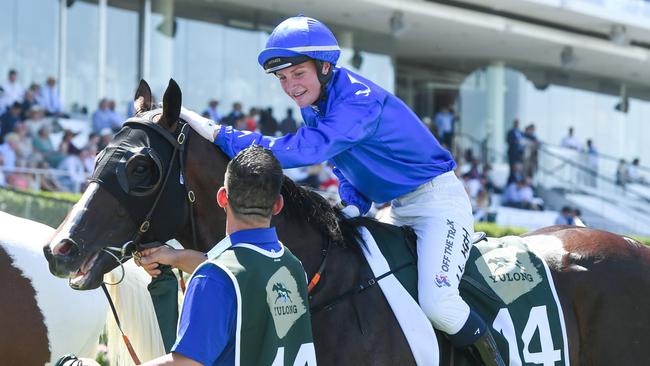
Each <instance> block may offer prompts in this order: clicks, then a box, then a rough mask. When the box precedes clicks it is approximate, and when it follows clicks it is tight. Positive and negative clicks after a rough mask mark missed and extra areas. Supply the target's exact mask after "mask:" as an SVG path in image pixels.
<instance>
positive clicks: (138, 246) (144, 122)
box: [101, 112, 196, 365]
mask: <svg viewBox="0 0 650 366" xmlns="http://www.w3.org/2000/svg"><path fill="white" fill-rule="evenodd" d="M147 115H151V112H149V113H147ZM127 125H139V126H144V127H147V128H149V129H151V130H153V131H155V132H156V133H158V134H159V135H160V136H162V137H163V138H164V139H165V140H166V141H167V142H169V143H170V144H171V145H172V146H173V147H174V151H173V153H172V157H171V158H170V160H169V167H168V169H167V173H166V174H165V178H164V180H163V182H162V185H161V186H160V189H159V191H158V194H157V195H156V198H155V200H154V202H153V204H152V206H151V208H150V209H149V211H148V212H147V214H146V215H145V217H144V220H143V221H142V223H141V224H140V226H139V227H138V230H137V231H136V232H135V233H134V234H133V238H132V239H131V240H130V241H128V242H126V243H125V244H124V245H123V246H121V247H105V248H103V249H102V251H103V252H105V253H107V254H109V255H110V256H112V257H113V258H114V259H115V260H116V262H117V263H118V265H119V267H120V268H121V270H122V276H121V278H120V280H119V281H117V282H115V283H105V282H103V283H102V285H101V287H102V290H104V294H105V295H106V299H107V300H108V304H109V305H110V308H111V312H112V313H113V317H114V318H115V323H116V324H117V327H118V329H119V330H120V333H121V334H122V340H123V341H124V344H125V346H126V348H127V350H128V351H129V354H130V356H131V358H132V360H133V362H134V363H135V364H136V365H140V364H141V362H140V359H139V358H138V355H137V354H136V352H135V350H134V349H133V346H132V345H131V342H130V340H129V337H128V336H127V335H126V334H124V331H123V330H122V326H121V324H120V319H119V317H118V315H117V310H116V309H115V304H114V303H113V300H112V299H111V296H110V294H109V293H108V290H107V288H106V285H117V284H119V283H120V282H122V281H123V280H124V276H125V275H126V271H125V270H124V266H123V263H124V262H125V261H127V260H129V259H131V258H133V257H134V256H138V252H139V251H142V250H144V249H149V248H154V247H158V246H160V245H162V244H161V243H160V242H151V243H141V241H142V238H143V237H144V235H145V234H146V233H147V231H148V230H149V229H150V228H151V217H152V216H153V214H154V212H155V210H156V207H157V206H158V202H160V198H161V197H162V195H163V192H164V191H165V187H166V186H167V182H168V181H169V177H170V176H171V172H172V170H173V169H172V167H173V165H174V160H175V159H176V157H178V163H179V169H180V180H181V184H182V185H183V186H184V187H185V192H186V195H187V199H188V201H189V210H190V212H189V216H190V225H191V228H192V243H193V245H194V247H196V225H195V222H194V202H195V201H196V196H195V194H194V191H192V190H191V189H189V188H188V186H187V184H185V181H184V175H185V174H184V173H185V162H184V159H183V158H184V155H185V154H184V152H185V142H186V141H187V136H188V134H187V129H188V126H189V125H188V124H187V123H183V125H182V126H181V131H180V133H179V134H178V136H177V137H174V136H173V134H172V133H170V132H169V131H167V130H166V129H164V128H162V127H160V126H159V125H158V124H156V123H153V122H151V121H150V120H148V119H145V118H143V117H132V118H129V119H128V120H126V122H124V126H127ZM116 253H117V254H116ZM179 274H180V279H181V289H182V290H183V292H185V281H184V279H183V273H182V272H180V270H179Z"/></svg>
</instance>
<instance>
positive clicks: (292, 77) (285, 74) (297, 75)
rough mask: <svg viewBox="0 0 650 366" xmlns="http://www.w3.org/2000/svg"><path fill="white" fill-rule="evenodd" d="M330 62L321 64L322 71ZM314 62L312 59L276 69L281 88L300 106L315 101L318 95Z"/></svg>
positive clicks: (318, 87) (318, 86) (318, 83)
mask: <svg viewBox="0 0 650 366" xmlns="http://www.w3.org/2000/svg"><path fill="white" fill-rule="evenodd" d="M330 67H331V66H330V64H329V63H327V62H325V63H324V64H323V70H322V71H323V72H327V71H329V68H330ZM316 72H317V71H316V64H315V63H314V62H313V61H307V62H303V63H301V64H298V65H295V66H291V67H287V68H286V69H282V70H279V71H276V73H275V75H276V76H277V77H278V79H280V84H281V85H282V90H284V92H285V93H287V95H288V96H289V97H291V99H293V100H294V101H295V102H296V104H298V106H299V107H300V108H304V107H307V106H309V105H311V104H314V103H316V100H318V97H319V96H320V82H319V81H318V75H317V74H316Z"/></svg>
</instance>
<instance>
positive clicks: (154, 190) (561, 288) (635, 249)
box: [44, 80, 650, 365]
mask: <svg viewBox="0 0 650 366" xmlns="http://www.w3.org/2000/svg"><path fill="white" fill-rule="evenodd" d="M163 103H164V106H163V108H162V111H160V110H153V105H152V99H151V91H150V90H149V86H148V85H147V84H146V83H145V82H141V83H140V86H139V87H138V91H137V92H136V97H135V106H136V108H135V110H136V116H137V118H136V120H134V121H130V122H127V123H125V126H124V127H123V129H122V130H121V131H120V132H119V133H118V134H117V135H116V137H115V140H114V141H113V143H112V144H111V145H109V146H108V147H107V148H106V149H105V150H104V151H103V152H102V153H101V154H102V156H100V157H98V166H97V168H96V171H95V173H94V175H93V179H92V180H91V183H90V185H89V187H88V189H87V190H86V191H85V192H84V194H83V196H82V198H81V200H80V201H79V202H78V203H77V204H76V205H75V207H74V208H73V209H72V211H71V212H70V214H69V215H68V216H67V217H66V219H65V220H64V222H63V223H62V224H61V225H60V226H59V228H58V229H57V232H56V235H55V236H54V238H53V239H52V240H51V241H50V242H49V243H48V244H47V245H46V246H45V248H44V252H45V255H46V257H47V259H48V261H49V263H50V270H51V271H52V273H54V274H56V275H58V276H63V277H74V280H73V282H72V283H73V285H74V286H75V287H76V288H78V289H91V288H95V287H97V286H98V285H99V282H100V278H101V275H102V274H103V273H105V272H106V271H108V270H110V269H111V268H113V267H115V266H116V265H117V264H116V263H115V260H114V259H113V258H112V257H111V256H110V255H108V254H107V253H106V250H105V248H107V247H120V246H122V245H123V244H124V243H127V244H126V247H129V246H132V244H134V243H135V244H138V243H146V242H152V241H166V240H168V239H170V238H172V237H175V238H177V239H178V240H179V241H180V242H181V244H183V246H184V247H186V248H191V249H196V250H200V251H204V252H205V251H207V250H209V249H210V248H211V247H212V246H213V245H214V244H216V243H217V242H218V241H219V240H220V239H221V238H223V237H224V236H225V232H224V230H225V215H224V213H223V211H222V210H221V209H219V208H218V206H217V205H216V202H215V197H216V192H217V190H218V188H219V187H220V186H222V185H223V174H224V171H225V167H226V164H227V162H228V158H227V156H226V155H225V154H223V153H222V152H221V151H220V150H219V149H218V148H217V147H216V146H214V145H213V144H211V143H210V142H208V141H206V140H204V139H203V138H201V137H199V136H198V135H196V134H195V133H194V132H193V131H191V130H190V129H189V128H188V127H187V126H186V125H185V124H184V123H182V122H180V121H179V113H180V106H181V91H180V88H179V87H178V85H176V83H175V82H173V80H172V81H170V84H169V86H168V88H167V90H166V92H165V95H164V98H163ZM282 194H283V195H284V198H285V209H283V211H282V212H281V213H280V215H278V216H277V217H276V218H274V221H273V224H274V225H275V226H276V228H277V230H278V233H279V236H280V238H281V240H282V242H283V243H285V245H287V247H289V248H290V249H291V250H292V252H293V253H294V254H295V255H296V256H298V258H300V259H301V261H302V263H303V265H304V267H305V270H306V272H307V275H308V277H309V278H313V277H314V275H315V274H316V273H317V272H319V269H320V268H321V267H322V266H321V265H322V264H323V262H324V258H327V266H325V267H324V271H323V272H322V277H321V280H320V282H319V283H318V285H317V287H316V288H315V290H314V291H313V293H312V296H311V298H310V302H311V304H312V306H319V305H321V304H324V303H327V302H329V301H330V300H332V299H336V298H337V297H339V296H340V295H341V294H343V293H345V292H347V291H349V290H350V289H352V288H355V287H357V286H358V285H359V284H360V283H361V281H362V280H364V279H368V278H371V277H373V276H372V274H371V272H370V270H369V268H368V266H367V265H366V264H365V260H364V259H363V257H362V255H361V254H360V250H359V248H358V246H357V245H356V244H355V238H354V233H355V232H356V226H357V225H359V222H361V221H359V220H356V221H355V220H344V219H342V217H341V214H340V212H338V211H337V210H334V209H333V208H332V207H330V206H329V204H328V203H327V202H326V201H325V200H324V199H322V198H320V197H319V196H318V195H317V194H315V193H311V192H308V191H305V190H303V189H302V188H299V187H297V186H296V185H295V184H293V182H291V181H290V180H288V179H287V180H285V184H284V186H283V189H282ZM527 239H529V240H530V241H531V242H532V243H535V245H536V246H537V247H539V248H540V252H541V253H542V254H543V256H544V258H545V259H546V261H547V262H548V265H549V267H550V269H551V272H552V276H553V278H554V280H555V283H556V284H557V286H556V287H557V291H558V296H559V298H560V302H561V304H562V308H563V311H564V315H565V322H566V327H567V333H568V338H569V350H570V352H569V353H570V355H569V357H570V361H571V363H573V364H593V365H612V364H630V363H636V362H637V361H639V360H650V332H649V331H650V312H647V311H646V309H648V308H650V295H648V294H646V292H647V290H648V289H650V250H649V249H647V248H645V247H643V246H642V245H640V244H639V243H638V242H635V241H633V240H631V239H628V238H624V237H621V236H617V235H614V234H610V233H606V232H602V231H597V230H591V229H585V228H573V227H553V228H547V229H544V230H541V231H537V232H533V233H529V234H528V235H527ZM312 322H313V330H314V342H315V346H316V352H317V358H318V360H319V363H320V364H323V365H409V364H414V360H413V356H412V355H411V352H410V349H409V346H408V344H407V342H406V340H405V337H404V335H403V334H402V332H401V330H400V328H399V325H398V324H397V321H396V318H395V316H394V315H393V313H392V312H391V310H390V309H389V307H388V304H387V301H386V299H385V298H384V296H383V294H382V293H381V291H380V289H379V288H378V287H377V286H374V287H371V288H370V289H369V290H367V291H365V292H364V293H363V294H360V295H357V296H350V297H346V298H345V299H344V300H342V301H341V302H340V303H338V304H337V305H336V306H334V307H332V308H330V309H328V310H327V311H320V312H318V313H316V314H314V315H313V317H312ZM610 337H611V338H610ZM439 343H440V344H441V346H440V349H441V351H442V353H443V354H442V355H441V364H449V363H450V360H449V352H448V350H449V347H448V343H447V341H446V340H445V339H444V338H443V337H439ZM456 361H458V359H456ZM455 364H459V362H456V363H455Z"/></svg>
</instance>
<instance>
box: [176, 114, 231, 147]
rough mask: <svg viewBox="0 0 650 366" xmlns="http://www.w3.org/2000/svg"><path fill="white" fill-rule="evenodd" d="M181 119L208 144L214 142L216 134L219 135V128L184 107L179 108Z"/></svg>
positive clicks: (209, 120)
mask: <svg viewBox="0 0 650 366" xmlns="http://www.w3.org/2000/svg"><path fill="white" fill-rule="evenodd" d="M181 118H182V119H184V120H185V121H187V123H189V124H190V127H192V129H193V130H194V131H196V132H198V134H199V135H201V136H202V137H203V138H204V139H206V140H208V141H210V142H214V139H215V138H217V134H218V133H219V128H221V126H219V125H218V124H216V123H215V122H214V121H213V120H211V119H208V118H205V117H203V116H201V115H200V114H198V113H196V112H194V111H191V110H189V109H187V108H185V107H181Z"/></svg>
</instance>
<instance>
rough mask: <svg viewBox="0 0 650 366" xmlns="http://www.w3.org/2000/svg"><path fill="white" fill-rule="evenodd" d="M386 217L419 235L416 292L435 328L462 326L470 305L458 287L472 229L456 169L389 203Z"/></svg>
mask: <svg viewBox="0 0 650 366" xmlns="http://www.w3.org/2000/svg"><path fill="white" fill-rule="evenodd" d="M390 210H391V211H390V214H389V215H387V216H385V217H386V218H385V219H384V221H386V222H388V223H391V224H394V225H400V226H401V225H408V226H410V227H412V228H413V229H414V230H415V233H416V234H417V238H418V239H417V253H418V293H419V302H420V306H421V307H422V310H423V311H424V313H425V314H426V315H427V317H428V318H429V320H431V323H432V324H433V326H434V328H436V329H439V330H441V331H443V332H445V333H447V334H450V335H453V334H456V333H458V331H459V330H460V329H461V328H462V327H463V325H464V324H465V322H466V321H467V318H468V316H469V306H468V305H467V303H466V302H465V301H464V300H463V299H462V298H461V297H460V294H459V292H458V285H459V283H460V278H461V276H462V275H463V272H464V271H465V262H466V261H467V257H468V256H469V250H470V248H471V245H472V242H471V241H472V234H473V233H474V217H473V216H472V206H471V204H470V201H469V197H468V196H467V193H466V192H465V188H464V187H463V184H462V183H461V182H460V180H459V179H458V178H457V177H456V175H455V174H454V172H453V171H451V172H447V173H445V174H442V175H439V176H438V177H436V178H434V179H433V180H431V181H430V182H427V183H425V184H423V185H421V186H420V187H418V188H417V189H416V190H415V191H413V192H411V193H408V194H405V195H403V196H401V197H399V198H397V199H394V200H392V201H391V207H390Z"/></svg>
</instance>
